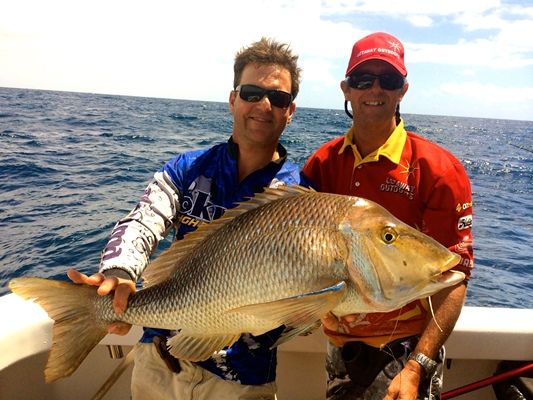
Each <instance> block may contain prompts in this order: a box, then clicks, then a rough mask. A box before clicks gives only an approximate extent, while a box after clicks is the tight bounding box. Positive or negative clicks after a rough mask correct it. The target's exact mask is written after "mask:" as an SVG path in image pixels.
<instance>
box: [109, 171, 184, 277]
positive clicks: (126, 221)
mask: <svg viewBox="0 0 533 400" xmlns="http://www.w3.org/2000/svg"><path fill="white" fill-rule="evenodd" d="M180 196H181V194H180V192H179V190H178V189H177V188H176V186H175V185H174V184H173V182H172V180H171V179H170V177H169V176H168V175H167V173H166V172H164V171H159V172H157V173H156V174H155V175H154V179H153V180H152V181H151V182H150V184H149V185H148V186H147V187H146V189H145V191H144V194H143V196H142V197H141V199H140V201H139V203H138V204H137V205H136V206H135V208H134V209H133V210H132V211H131V212H130V213H129V214H128V215H126V216H125V217H124V218H122V219H121V220H120V221H118V222H117V224H116V225H115V227H114V228H113V231H112V233H111V238H110V240H109V242H108V243H107V245H106V246H105V248H104V250H103V252H102V257H101V262H100V272H102V273H105V272H106V271H111V270H115V271H116V270H121V271H124V272H126V273H127V274H128V275H129V276H130V277H131V279H133V280H134V281H137V279H139V277H140V276H141V274H142V272H143V271H144V269H145V268H146V266H147V265H148V262H149V259H150V255H151V254H152V253H153V251H154V250H155V249H156V247H157V244H158V243H159V241H160V240H161V239H163V238H164V237H165V236H166V235H167V233H168V232H169V230H170V229H171V228H172V227H173V226H174V225H175V223H176V217H177V213H178V211H179V207H180V202H179V199H180Z"/></svg>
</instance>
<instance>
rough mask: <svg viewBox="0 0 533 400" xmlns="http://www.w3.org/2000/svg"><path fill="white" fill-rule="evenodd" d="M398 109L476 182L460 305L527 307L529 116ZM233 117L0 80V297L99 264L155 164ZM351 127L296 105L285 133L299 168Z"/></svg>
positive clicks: (206, 139) (221, 130) (530, 298)
mask: <svg viewBox="0 0 533 400" xmlns="http://www.w3.org/2000/svg"><path fill="white" fill-rule="evenodd" d="M339 106H342V105H339ZM403 117H404V119H405V122H406V126H407V128H408V129H410V130H413V131H415V132H417V133H418V134H420V135H423V136H425V137H427V138H429V139H431V140H433V141H435V142H437V143H439V144H441V145H442V146H444V147H446V148H448V149H449V150H451V151H452V152H453V153H454V154H455V155H456V156H457V157H458V158H459V159H460V160H461V161H462V162H463V163H464V165H465V167H466V169H467V171H468V174H469V176H470V179H471V181H472V186H473V192H474V228H473V229H474V251H475V268H474V270H473V274H472V279H471V282H470V284H469V289H468V297H467V304H468V305H475V306H495V307H511V308H533V295H532V294H533V272H532V271H533V250H532V248H533V247H532V243H533V122H532V121H529V122H528V121H509V120H494V119H475V118H458V117H443V116H429V115H412V114H411V115H409V114H405V115H403ZM231 126H232V119H231V114H230V113H229V111H228V107H227V104H225V103H214V102H198V101H183V100H168V99H154V98H140V97H124V96H108V95H95V94H80V93H65V92H52V91H37V90H22V89H7V88H0V295H2V294H5V293H8V291H9V290H8V288H7V282H8V281H9V279H11V278H13V277H17V276H22V275H34V276H41V277H51V278H57V279H66V278H65V271H66V269H67V268H68V267H75V268H77V269H79V270H81V271H83V272H85V273H92V272H94V271H96V270H97V268H98V263H99V258H100V252H101V250H102V249H103V247H104V245H105V243H106V242H107V239H108V236H109V234H110V232H111V229H112V227H113V225H114V224H115V222H116V221H117V220H118V219H119V218H121V217H122V216H124V215H125V214H126V213H127V212H128V211H129V210H130V209H131V208H133V206H134V205H135V204H136V202H137V200H138V198H139V197H140V196H141V194H142V192H143V190H144V187H145V186H146V184H147V183H148V181H149V180H150V179H151V177H152V175H153V173H154V172H155V171H156V170H158V169H159V168H160V167H161V166H162V165H163V163H165V162H166V161H167V160H168V159H170V158H171V157H173V156H174V155H175V154H176V153H177V152H180V151H185V150H189V149H194V148H199V147H207V146H210V145H212V144H214V143H218V142H220V141H226V140H227V138H228V137H229V135H230V132H231ZM349 126H350V120H349V118H348V117H347V116H346V115H345V114H344V112H343V111H340V110H325V109H309V108H298V110H297V113H296V116H295V118H294V120H293V123H292V124H291V125H289V127H288V129H287V130H286V131H285V133H284V134H283V136H282V142H283V144H284V145H285V146H286V147H287V148H288V150H289V154H290V157H291V159H292V160H293V161H295V162H296V163H298V164H300V165H303V163H304V162H305V160H306V159H307V157H308V156H309V155H310V154H311V153H312V152H313V151H314V150H315V149H316V148H317V147H318V146H319V145H320V144H322V143H323V142H325V141H327V140H329V139H331V138H333V137H335V136H338V135H342V134H343V133H344V131H345V130H346V129H347V128H348V127H349ZM167 245H168V243H167Z"/></svg>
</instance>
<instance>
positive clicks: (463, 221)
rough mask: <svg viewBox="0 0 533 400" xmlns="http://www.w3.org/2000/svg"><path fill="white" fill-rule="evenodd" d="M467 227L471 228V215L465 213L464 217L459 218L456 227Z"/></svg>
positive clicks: (460, 228) (463, 228)
mask: <svg viewBox="0 0 533 400" xmlns="http://www.w3.org/2000/svg"><path fill="white" fill-rule="evenodd" d="M469 228H472V215H465V216H464V217H461V218H459V221H458V222H457V229H459V230H460V231H462V230H465V229H469Z"/></svg>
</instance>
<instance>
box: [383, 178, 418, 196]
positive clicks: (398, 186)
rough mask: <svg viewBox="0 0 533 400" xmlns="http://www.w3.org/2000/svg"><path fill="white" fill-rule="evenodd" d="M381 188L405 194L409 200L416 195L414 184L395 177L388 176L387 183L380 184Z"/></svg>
mask: <svg viewBox="0 0 533 400" xmlns="http://www.w3.org/2000/svg"><path fill="white" fill-rule="evenodd" d="M379 190H381V191H382V192H390V193H398V194H403V195H404V196H405V197H407V198H408V199H409V200H413V199H414V197H415V187H414V185H408V184H407V183H404V182H400V181H398V180H396V179H394V178H387V179H386V180H385V183H382V184H381V185H380V186H379Z"/></svg>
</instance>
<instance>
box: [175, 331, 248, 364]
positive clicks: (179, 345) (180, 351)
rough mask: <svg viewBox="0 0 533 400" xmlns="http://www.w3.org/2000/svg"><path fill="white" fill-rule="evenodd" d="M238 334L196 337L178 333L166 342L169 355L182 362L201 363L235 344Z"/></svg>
mask: <svg viewBox="0 0 533 400" xmlns="http://www.w3.org/2000/svg"><path fill="white" fill-rule="evenodd" d="M240 336H241V335H240V334H236V335H232V334H230V335H222V334H220V335H198V334H190V333H186V332H183V331H181V332H178V333H177V334H176V335H175V336H172V337H171V338H169V339H168V340H167V345H168V349H169V352H170V354H172V355H173V356H174V357H176V358H178V359H182V360H189V361H203V360H207V359H208V358H209V357H211V355H212V354H213V353H215V352H217V351H219V350H222V349H223V348H224V347H226V346H227V347H229V346H231V345H232V344H233V343H235V342H236V341H237V340H238V339H239V337H240Z"/></svg>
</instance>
